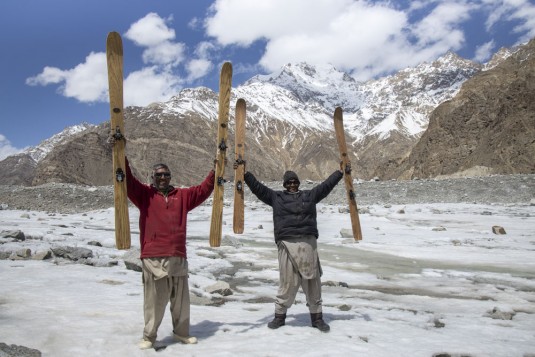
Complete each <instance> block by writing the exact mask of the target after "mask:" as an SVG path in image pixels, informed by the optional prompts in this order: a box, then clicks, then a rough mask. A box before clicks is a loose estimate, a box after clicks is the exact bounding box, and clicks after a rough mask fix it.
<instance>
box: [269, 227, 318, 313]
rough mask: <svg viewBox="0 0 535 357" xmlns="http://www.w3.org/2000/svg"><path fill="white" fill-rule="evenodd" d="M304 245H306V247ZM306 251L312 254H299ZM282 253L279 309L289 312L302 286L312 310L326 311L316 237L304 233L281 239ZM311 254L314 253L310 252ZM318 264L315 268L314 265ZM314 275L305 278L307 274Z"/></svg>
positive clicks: (279, 251) (276, 307)
mask: <svg viewBox="0 0 535 357" xmlns="http://www.w3.org/2000/svg"><path fill="white" fill-rule="evenodd" d="M304 245H306V248H305V249H303V248H304V247H303V246H304ZM303 251H306V252H307V255H308V257H306V258H304V257H303V256H299V255H300V254H299V253H296V252H303ZM278 253H279V254H278V255H279V278H280V280H279V290H278V292H277V297H276V299H275V313H276V314H285V313H286V311H287V310H288V309H289V308H290V307H291V306H292V304H293V303H294V301H295V297H296V295H297V292H298V290H299V287H301V288H302V289H303V292H304V293H305V296H306V301H307V306H308V309H309V311H310V313H313V314H315V313H319V312H322V306H321V304H322V299H321V266H320V264H319V258H318V255H317V246H316V237H313V236H311V237H302V239H295V240H292V242H285V241H283V242H280V243H279V247H278ZM309 254H311V255H309ZM311 266H313V267H314V269H313V270H314V271H312V270H311V269H310V267H311ZM301 272H303V273H305V274H304V275H305V276H306V275H308V276H307V277H310V279H305V278H303V274H302V273H301Z"/></svg>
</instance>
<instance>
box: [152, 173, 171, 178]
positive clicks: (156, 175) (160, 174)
mask: <svg viewBox="0 0 535 357" xmlns="http://www.w3.org/2000/svg"><path fill="white" fill-rule="evenodd" d="M154 177H166V178H167V177H171V173H170V172H155V173H154Z"/></svg>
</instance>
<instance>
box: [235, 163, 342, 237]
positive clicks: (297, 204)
mask: <svg viewBox="0 0 535 357" xmlns="http://www.w3.org/2000/svg"><path fill="white" fill-rule="evenodd" d="M343 176H344V175H343V174H342V173H341V172H340V171H338V170H336V171H335V172H334V173H332V174H331V176H329V177H328V178H327V179H326V180H325V181H324V182H322V183H321V184H319V185H318V186H316V187H314V188H313V189H312V190H303V191H298V192H297V193H289V192H288V191H274V190H272V189H270V188H269V187H266V186H265V185H263V184H262V183H260V182H259V181H258V180H257V179H256V178H255V177H254V175H253V174H252V173H250V172H246V173H245V177H244V178H245V183H246V184H247V186H249V188H250V189H251V192H252V193H253V194H254V195H255V196H256V197H258V199H259V200H260V201H262V202H264V203H265V204H267V205H270V206H271V207H273V226H274V229H275V242H277V241H280V240H285V239H291V238H294V237H298V236H302V235H313V236H315V237H316V238H318V224H317V221H316V204H317V203H318V202H320V201H321V200H322V199H324V198H325V197H327V195H328V194H329V193H330V192H331V191H332V189H333V188H334V187H335V186H336V185H337V184H338V182H340V180H341V179H342V177H343Z"/></svg>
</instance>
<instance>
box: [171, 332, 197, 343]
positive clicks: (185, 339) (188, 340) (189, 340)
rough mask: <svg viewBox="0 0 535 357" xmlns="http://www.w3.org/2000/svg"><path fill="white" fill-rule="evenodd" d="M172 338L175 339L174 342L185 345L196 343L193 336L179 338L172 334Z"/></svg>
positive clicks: (195, 338)
mask: <svg viewBox="0 0 535 357" xmlns="http://www.w3.org/2000/svg"><path fill="white" fill-rule="evenodd" d="M173 338H174V339H175V341H178V342H182V343H185V344H187V345H194V344H196V343H197V337H195V336H179V335H175V334H173Z"/></svg>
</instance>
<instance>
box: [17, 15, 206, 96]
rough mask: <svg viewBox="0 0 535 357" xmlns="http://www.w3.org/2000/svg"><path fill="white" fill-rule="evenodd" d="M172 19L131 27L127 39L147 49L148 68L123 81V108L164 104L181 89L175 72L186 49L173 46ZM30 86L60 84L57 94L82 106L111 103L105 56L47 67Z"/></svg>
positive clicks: (149, 20)
mask: <svg viewBox="0 0 535 357" xmlns="http://www.w3.org/2000/svg"><path fill="white" fill-rule="evenodd" d="M171 20H172V18H171V17H169V18H167V19H163V18H161V17H159V16H158V15H157V14H155V13H149V14H148V15H146V16H145V17H143V18H142V19H140V20H138V21H137V22H135V23H134V24H132V25H131V26H130V28H129V30H128V31H127V32H126V34H125V35H124V37H125V38H127V39H129V40H132V41H133V42H134V43H135V44H137V45H139V46H142V47H146V49H145V50H144V52H143V55H142V60H143V62H144V63H145V64H149V66H147V67H145V68H142V69H140V70H137V71H134V72H132V73H130V74H128V76H127V78H126V79H125V80H124V90H123V95H124V104H125V106H126V105H147V104H150V103H152V102H155V101H165V100H168V99H169V98H170V97H171V96H173V95H175V94H176V92H177V91H179V90H180V89H181V84H182V83H183V79H182V78H181V77H180V76H178V75H177V74H176V73H175V72H174V69H175V68H176V66H178V65H179V64H180V63H181V62H183V61H184V59H185V50H186V46H185V45H184V44H183V43H179V42H173V41H172V40H174V39H175V31H174V30H173V29H171V28H169V27H168V26H167V23H168V22H170V21H171ZM199 73H201V72H200V70H199V71H198V72H197V75H198V74H199ZM26 83H27V84H28V85H42V86H46V85H50V84H60V87H59V88H58V92H59V93H60V94H62V95H64V96H65V97H69V98H75V99H77V100H79V101H81V102H87V103H91V102H106V101H108V74H107V68H106V54H105V53H103V52H100V53H93V52H92V53H91V54H89V55H88V56H87V57H86V59H85V62H83V63H81V64H79V65H77V66H75V67H74V68H72V69H66V70H62V69H59V68H56V67H49V66H47V67H45V68H44V69H43V71H42V72H41V73H40V74H38V75H36V76H34V77H30V78H28V79H27V80H26Z"/></svg>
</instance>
